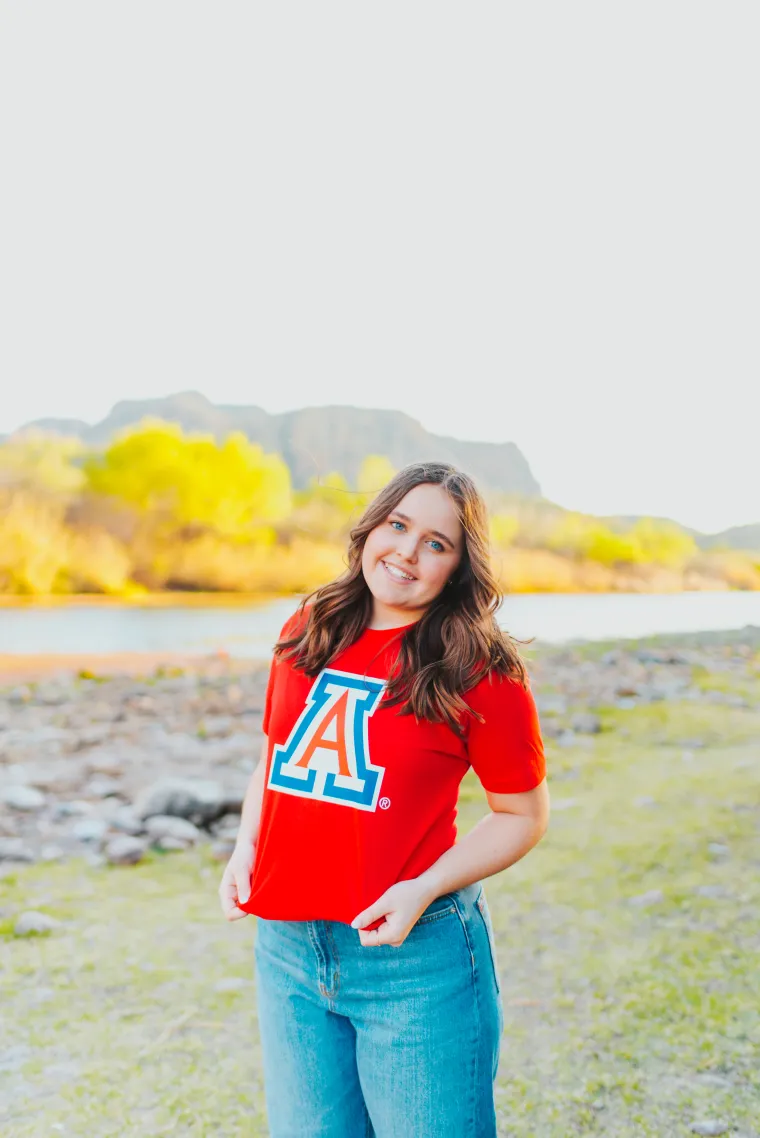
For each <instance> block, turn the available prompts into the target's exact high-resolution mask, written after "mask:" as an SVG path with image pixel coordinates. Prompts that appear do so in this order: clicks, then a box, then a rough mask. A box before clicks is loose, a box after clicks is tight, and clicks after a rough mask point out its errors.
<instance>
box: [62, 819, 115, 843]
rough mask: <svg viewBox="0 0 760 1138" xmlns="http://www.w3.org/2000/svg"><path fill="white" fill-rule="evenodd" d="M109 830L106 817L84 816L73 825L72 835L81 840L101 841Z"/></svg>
mask: <svg viewBox="0 0 760 1138" xmlns="http://www.w3.org/2000/svg"><path fill="white" fill-rule="evenodd" d="M107 831H108V822H107V821H106V820H105V818H82V820H81V821H80V822H76V823H75V824H74V825H73V826H72V827H71V833H72V835H73V836H74V837H75V838H77V839H78V840H79V841H80V842H99V841H101V840H102V839H103V838H104V837H105V835H106V833H107Z"/></svg>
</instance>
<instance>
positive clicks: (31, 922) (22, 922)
mask: <svg viewBox="0 0 760 1138" xmlns="http://www.w3.org/2000/svg"><path fill="white" fill-rule="evenodd" d="M60 923H61V922H60V921H57V920H56V919H55V917H50V916H48V914H47V913H40V912H38V911H37V910H36V909H29V910H27V912H26V913H22V914H21V916H20V917H19V918H18V920H17V921H16V924H15V925H14V926H13V931H14V933H15V934H16V936H29V934H30V933H49V932H52V931H53V929H57V928H58V926H59V925H60Z"/></svg>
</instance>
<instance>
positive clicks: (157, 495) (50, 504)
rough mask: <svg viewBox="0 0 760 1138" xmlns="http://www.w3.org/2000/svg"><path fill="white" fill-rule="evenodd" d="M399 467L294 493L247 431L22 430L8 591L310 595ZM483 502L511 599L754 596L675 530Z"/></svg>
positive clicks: (752, 568) (742, 569) (15, 444)
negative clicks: (688, 593) (107, 436)
mask: <svg viewBox="0 0 760 1138" xmlns="http://www.w3.org/2000/svg"><path fill="white" fill-rule="evenodd" d="M393 473H394V471H393V468H392V466H391V464H390V462H389V461H388V460H387V459H386V458H384V457H382V456H380V455H368V456H367V458H366V459H365V460H364V462H363V464H362V467H361V470H360V472H359V476H358V479H357V484H356V485H355V486H349V485H347V483H346V481H345V479H344V478H343V477H342V476H341V475H340V474H335V473H333V474H326V475H325V476H324V477H323V478H321V479H315V480H313V481H312V483H311V485H310V486H309V487H308V488H306V489H305V490H296V489H294V488H293V485H292V480H291V477H290V471H289V470H288V467H287V465H286V464H285V463H284V461H283V460H282V459H281V458H280V457H279V456H278V455H273V454H265V453H264V452H263V451H262V449H261V448H260V447H259V446H256V445H254V444H252V443H251V442H249V441H248V439H247V438H246V437H245V436H244V435H242V434H233V435H230V436H228V437H227V438H226V439H225V440H224V441H223V442H217V441H215V440H214V439H213V438H211V437H206V436H196V435H184V434H183V432H182V431H181V429H180V428H179V427H176V426H174V425H172V424H170V423H164V422H160V421H146V422H144V423H142V424H141V425H140V426H139V427H136V428H134V429H131V430H129V431H127V432H125V433H124V434H122V435H120V436H118V437H116V438H114V439H113V440H112V442H111V443H110V444H109V445H108V446H107V448H106V449H105V450H98V451H94V450H88V449H87V448H86V447H85V446H84V445H83V444H82V443H80V442H78V441H75V440H71V439H62V438H60V437H58V436H53V435H45V434H42V433H38V434H23V435H20V436H17V437H15V438H12V439H10V440H7V441H6V442H5V443H3V444H2V445H0V592H1V593H5V594H15V595H27V596H43V595H50V594H56V593H58V594H74V593H103V594H112V595H114V596H121V597H130V596H136V595H139V594H141V593H145V592H164V591H171V590H193V591H213V592H217V591H225V592H227V591H228V592H253V593H282V592H305V591H308V590H310V589H312V588H314V587H315V586H317V585H319V584H322V583H323V582H325V581H326V580H329V579H330V578H331V577H333V576H335V575H337V574H338V573H340V572H341V570H342V569H343V567H344V560H343V558H344V551H345V543H346V537H347V534H348V531H349V529H350V527H351V525H352V523H353V522H354V521H355V520H356V519H357V518H358V516H359V514H360V513H361V511H362V509H363V508H364V507H365V505H366V504H367V503H368V502H369V501H370V500H371V499H372V497H373V495H374V494H375V493H377V491H378V490H379V489H380V488H381V487H382V486H383V485H384V484H385V483H386V482H387V480H388V479H389V478H390V477H391V475H392V474H393ZM489 506H490V510H491V519H492V522H491V538H492V544H493V551H494V557H495V562H496V565H497V568H498V571H499V573H500V576H501V581H502V584H503V586H504V588H505V589H506V590H508V591H514V592H528V591H547V592H578V591H580V592H587V591H607V590H615V589H618V590H620V589H625V590H631V589H633V590H640V591H644V590H663V591H668V590H675V589H680V588H686V589H689V588H727V587H728V588H743V589H758V588H760V553H758V554H752V553H747V552H739V551H731V550H711V551H708V552H706V551H701V550H699V549H698V547H697V545H696V543H695V542H694V539H693V538H692V537H691V536H690V535H689V534H688V533H686V532H685V531H684V530H682V529H680V528H679V527H678V526H677V525H675V524H673V523H667V522H661V521H655V520H652V519H648V518H645V519H640V520H639V521H638V522H636V524H635V525H633V526H631V527H630V528H627V529H622V528H614V527H612V526H610V525H606V524H604V523H603V522H602V521H600V520H599V519H598V518H593V517H588V516H586V515H582V514H577V513H570V512H568V511H566V510H563V509H561V508H560V507H558V506H555V505H553V504H552V503H550V502H546V501H544V500H541V499H531V498H519V497H515V496H508V495H503V494H502V495H498V494H496V495H491V496H490V497H489Z"/></svg>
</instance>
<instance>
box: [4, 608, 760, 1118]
mask: <svg viewBox="0 0 760 1138" xmlns="http://www.w3.org/2000/svg"><path fill="white" fill-rule="evenodd" d="M527 651H528V656H529V662H530V670H531V673H532V676H533V683H534V690H535V692H536V695H537V698H538V700H539V706H540V710H541V719H542V729H543V732H544V736H545V740H546V749H547V758H548V769H549V780H550V789H551V795H552V818H551V823H550V827H549V831H548V833H547V835H546V837H545V838H544V840H543V841H542V842H541V844H540V845H539V846H538V848H537V849H536V850H534V851H533V852H531V854H529V855H528V857H526V858H525V859H524V860H523V861H521V862H520V863H518V864H517V865H515V866H513V867H512V868H510V869H509V870H508V871H506V872H505V873H503V874H499V875H497V876H496V877H493V878H489V879H488V881H487V882H486V890H487V894H488V899H489V905H490V907H491V912H492V915H493V922H494V930H495V939H496V960H497V967H498V969H499V975H500V980H501V994H502V1000H503V1004H504V1013H505V1030H504V1038H503V1045H502V1060H501V1065H500V1073H499V1078H498V1081H497V1106H498V1117H499V1130H498V1133H499V1135H500V1138H568V1136H569V1135H592V1134H602V1133H603V1134H604V1135H605V1136H606V1138H631V1136H632V1135H636V1138H662V1135H665V1134H667V1135H674V1136H676V1135H678V1136H683V1138H690V1135H692V1134H694V1133H696V1134H721V1133H724V1134H731V1135H732V1138H758V1136H759V1134H760V1132H758V1129H757V1102H758V1098H759V1097H760V1081H759V1080H758V1068H757V1062H756V1056H757V1050H758V1047H760V1015H759V1014H758V1008H760V987H759V985H760V976H759V974H758V970H757V967H756V958H757V945H758V944H760V886H759V884H758V873H757V868H758V865H757V858H758V855H757V840H758V832H760V831H759V829H758V827H760V791H759V790H758V788H759V787H760V746H759V745H758V740H760V629H745V630H737V631H736V632H732V633H729V634H726V633H715V632H712V633H707V634H704V633H702V634H692V635H690V636H686V637H684V636H680V637H658V638H650V639H648V640H647V641H638V642H616V643H613V642H607V643H600V644H586V645H575V646H556V647H549V646H546V647H540V648H539V647H538V646H535V645H534V646H531V647H530V648H529V649H528V650H527ZM121 664H122V666H129V661H126V660H124V659H122V661H121ZM141 666H142V662H141ZM206 666H207V667H208V672H207V673H206V674H204V673H203V669H202V668H201V669H199V670H198V671H195V672H194V671H188V672H185V671H182V670H181V669H171V668H167V667H161V668H159V669H158V670H157V671H155V670H154V671H151V672H147V673H144V674H142V675H140V674H136V675H132V676H126V675H120V676H113V677H106V676H104V674H103V673H102V672H99V671H98V672H95V671H93V675H92V677H91V678H77V677H76V676H75V675H71V674H69V675H68V676H67V677H65V678H64V677H58V678H54V677H52V676H48V677H44V678H42V679H41V680H40V682H38V683H33V684H22V683H16V684H14V685H13V686H12V687H10V688H9V687H6V688H5V689H4V690H3V691H2V692H0V757H2V762H0V779H2V785H3V786H4V787H7V786H9V785H10V784H11V783H12V784H13V785H15V786H19V785H25V786H27V788H29V789H31V790H32V791H35V790H36V791H37V793H38V794H39V795H40V796H41V798H42V801H41V800H40V798H35V796H34V794H32V796H31V799H27V801H28V802H31V801H32V800H34V801H35V802H36V805H35V806H34V807H33V808H32V809H27V810H21V811H19V810H15V809H14V808H11V807H6V808H5V809H3V808H0V817H1V818H2V821H3V825H4V826H5V827H6V828H12V831H13V832H12V834H6V835H5V837H4V838H3V839H1V840H2V841H4V842H5V843H6V844H5V847H4V848H5V850H6V852H8V850H9V848H10V851H11V853H12V854H13V857H14V858H15V860H8V859H6V860H5V861H4V862H3V863H2V866H3V869H2V872H3V879H2V881H1V882H0V885H1V887H2V902H0V944H1V945H2V950H1V952H2V959H3V967H2V969H0V1002H1V1003H2V1006H3V1009H4V1011H5V1013H6V1014H5V1019H4V1027H5V1036H4V1038H3V1040H2V1042H1V1043H0V1078H2V1084H1V1085H0V1089H1V1091H2V1093H1V1094H0V1101H1V1102H2V1105H1V1106H0V1130H2V1132H3V1133H8V1134H13V1135H14V1138H43V1136H47V1135H49V1134H50V1133H51V1132H53V1131H55V1132H57V1133H63V1134H70V1135H79V1134H88V1135H90V1136H91V1138H112V1136H113V1135H116V1134H118V1135H119V1136H120V1138H144V1136H145V1135H146V1134H151V1135H153V1134H155V1135H159V1134H169V1133H174V1134H178V1133H181V1134H188V1135H197V1136H199V1138H206V1136H207V1138H211V1136H212V1135H213V1136H214V1138H238V1136H239V1135H240V1134H252V1135H256V1136H259V1135H260V1136H261V1138H264V1136H265V1135H266V1133H267V1128H266V1122H265V1118H264V1104H263V1093H262V1078H261V1055H260V1046H259V1040H258V1034H257V1025H256V1018H255V1002H256V993H255V987H254V983H253V961H252V947H253V943H252V942H253V939H254V937H255V932H256V922H255V920H254V919H251V920H244V921H240V922H237V923H236V924H234V925H229V924H227V922H225V921H224V920H223V918H222V917H221V914H220V911H219V903H218V898H217V895H216V890H217V887H218V883H219V878H220V875H221V871H222V868H223V861H222V860H221V859H222V858H223V857H224V854H225V851H226V850H227V849H229V842H230V841H231V840H232V838H233V836H234V830H235V824H236V821H235V812H234V811H232V810H230V811H229V813H228V814H227V815H226V816H221V817H219V816H218V815H215V814H214V811H218V810H219V809H223V808H226V804H227V803H226V802H223V801H222V800H221V799H218V800H217V801H216V805H214V798H213V795H214V793H215V792H214V790H213V788H209V787H206V791H205V793H204V796H203V797H202V799H201V800H200V802H198V801H196V803H195V809H196V814H195V817H196V822H193V821H192V820H191V819H190V818H179V816H177V818H176V821H177V822H178V823H180V825H179V826H178V830H179V831H180V832H181V833H182V835H183V836H182V837H178V836H174V837H173V838H172V835H171V833H167V832H166V831H165V832H164V835H163V836H161V834H160V833H159V831H160V830H161V827H162V823H160V822H159V823H157V824H156V823H154V825H153V831H152V832H151V831H150V828H149V824H148V819H143V818H142V817H140V816H139V815H141V814H142V812H143V810H144V808H145V804H146V802H148V801H149V795H150V794H151V793H155V784H156V783H157V782H159V781H160V780H161V779H162V778H163V777H164V776H166V775H168V774H171V775H172V777H173V778H176V779H185V780H186V781H192V780H193V779H198V780H203V781H205V782H207V783H208V782H211V783H216V784H218V785H220V786H221V793H222V794H223V795H229V796H231V795H232V794H233V793H234V792H235V790H236V788H238V787H240V786H242V785H243V784H244V783H245V781H247V777H248V774H247V772H248V769H250V766H251V763H252V761H253V758H254V755H255V751H256V747H257V742H258V739H259V738H260V718H261V710H262V694H263V682H264V678H265V675H266V672H265V669H263V668H262V667H261V666H260V665H259V666H258V667H256V666H254V665H253V664H250V663H249V662H246V661H242V662H241V661H235V660H234V659H232V660H228V661H220V660H207V661H206ZM138 673H139V669H138ZM76 804H78V805H76ZM165 804H166V803H165ZM154 805H155V800H154ZM173 805H174V807H175V808H176V809H177V810H178V811H181V810H182V809H183V808H184V810H185V812H186V813H187V812H189V810H190V809H191V807H192V803H190V804H188V803H187V802H185V804H184V807H183V804H182V803H181V802H180V801H179V800H178V799H177V798H175V800H174V804H173ZM485 809H486V806H485V800H484V798H483V793H482V790H481V789H480V787H479V785H478V784H477V781H476V780H475V779H474V777H472V776H471V775H468V776H467V777H466V778H465V781H464V783H463V787H462V793H461V796H460V810H459V819H458V822H459V829H460V834H465V833H467V832H468V831H469V830H470V829H471V828H472V827H473V826H474V825H475V824H476V823H477V821H478V820H479V818H480V817H482V815H483V813H484V811H485ZM204 811H205V819H206V820H205V821H204V820H203V813H204ZM130 817H131V819H132V821H131V822H130ZM153 817H155V815H154V816H153ZM214 817H216V820H212V818H214ZM125 825H131V826H133V827H134V828H135V829H136V832H135V833H133V834H129V833H127V832H126V831H125V830H124V829H123V828H119V827H124V826H125ZM74 828H76V832H74ZM115 838H121V839H122V848H126V847H125V845H124V841H123V839H125V838H126V839H129V841H131V842H132V843H133V844H132V846H131V847H130V848H131V850H132V853H131V854H130V856H131V857H134V858H136V863H134V864H129V863H126V864H115V863H114V862H112V861H110V860H109V856H108V854H107V850H108V847H109V845H110V844H111V843H112V842H113V841H114V839H115ZM43 843H44V844H45V845H46V846H47V847H48V848H47V849H46V850H45V851H44V856H42V855H43V850H42V845H43ZM56 846H57V847H58V848H57V849H56ZM13 851H15V853H14V852H13ZM29 910H36V911H37V912H38V913H39V914H40V917H39V918H37V920H38V921H39V920H41V921H42V922H43V927H45V926H44V922H45V921H47V927H48V929H49V931H48V932H47V933H46V934H44V935H32V936H26V935H22V933H23V929H24V927H25V926H24V924H23V922H22V918H23V916H24V913H26V912H28V911H29ZM29 921H30V918H27V926H26V927H28V924H29Z"/></svg>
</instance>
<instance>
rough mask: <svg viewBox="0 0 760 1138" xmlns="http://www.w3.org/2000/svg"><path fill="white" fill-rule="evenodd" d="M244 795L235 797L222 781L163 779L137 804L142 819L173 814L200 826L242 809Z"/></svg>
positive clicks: (155, 783) (148, 789)
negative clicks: (229, 812)
mask: <svg viewBox="0 0 760 1138" xmlns="http://www.w3.org/2000/svg"><path fill="white" fill-rule="evenodd" d="M241 801H242V796H237V797H236V796H231V795H230V793H229V792H228V791H226V790H225V789H224V787H223V786H222V784H221V783H220V782H215V781H214V780H212V779H200V778H162V779H160V780H159V781H158V782H154V783H153V785H152V786H149V787H147V788H146V789H145V790H144V791H143V792H142V794H141V795H140V796H139V797H138V799H137V801H136V802H135V804H134V810H135V814H137V816H138V818H142V819H146V818H150V817H151V816H153V815H155V814H172V815H174V816H175V817H177V818H188V819H189V820H190V821H191V822H194V823H195V824H196V825H199V826H206V825H208V824H209V823H210V822H215V821H216V819H217V818H221V817H222V816H223V815H224V814H226V813H228V811H231V810H237V809H239V808H240V803H241Z"/></svg>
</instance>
